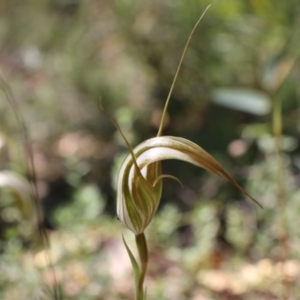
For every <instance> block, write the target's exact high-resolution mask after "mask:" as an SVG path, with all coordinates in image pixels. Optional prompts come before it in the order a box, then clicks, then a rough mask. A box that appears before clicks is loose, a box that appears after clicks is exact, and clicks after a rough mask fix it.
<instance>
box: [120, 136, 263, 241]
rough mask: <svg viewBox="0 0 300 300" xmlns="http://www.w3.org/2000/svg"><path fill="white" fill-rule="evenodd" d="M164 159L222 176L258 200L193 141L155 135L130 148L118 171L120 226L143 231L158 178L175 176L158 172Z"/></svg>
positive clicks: (158, 187) (158, 186)
mask: <svg viewBox="0 0 300 300" xmlns="http://www.w3.org/2000/svg"><path fill="white" fill-rule="evenodd" d="M165 159H178V160H182V161H186V162H189V163H191V164H194V165H196V166H198V167H202V168H204V169H206V170H208V171H211V172H213V173H215V174H217V175H219V176H222V177H224V178H226V179H228V180H229V181H230V182H231V183H232V184H233V185H235V186H236V187H237V188H238V189H239V190H240V191H242V192H243V193H244V194H245V195H247V196H248V197H249V198H251V199H252V200H253V201H254V202H256V203H258V202H257V201H256V200H255V199H254V198H252V197H251V196H250V195H249V194H248V193H247V192H246V191H245V190H244V189H243V188H242V187H241V186H240V185H239V184H238V183H237V182H236V181H235V180H234V179H233V178H232V177H231V176H230V175H229V174H228V173H227V172H226V171H225V170H224V168H223V167H222V166H221V165H220V164H219V163H218V162H217V161H216V160H215V159H214V158H213V157H212V156H211V155H210V154H209V153H208V152H206V151H205V150H204V149H203V148H201V147H200V146H198V145H197V144H195V143H193V142H191V141H189V140H187V139H184V138H181V137H175V136H157V137H154V138H151V139H148V140H146V141H144V142H142V143H141V144H139V145H138V146H137V147H136V148H134V149H133V150H132V151H131V153H130V154H129V155H128V156H127V157H126V159H125V160H124V162H123V164H122V166H121V168H120V172H119V177H118V185H117V214H118V217H119V219H120V221H121V222H122V223H123V225H125V226H126V227H127V228H128V229H130V230H131V231H133V232H134V233H135V234H136V235H138V234H140V233H142V232H144V230H145V229H146V227H147V226H148V225H149V223H150V222H151V220H152V219H153V217H154V215H155V213H156V210H157V208H158V205H159V202H160V198H161V192H162V179H163V178H164V177H170V178H175V177H173V176H171V175H162V169H161V161H162V160H165ZM175 179H177V178H175ZM258 204H259V203H258Z"/></svg>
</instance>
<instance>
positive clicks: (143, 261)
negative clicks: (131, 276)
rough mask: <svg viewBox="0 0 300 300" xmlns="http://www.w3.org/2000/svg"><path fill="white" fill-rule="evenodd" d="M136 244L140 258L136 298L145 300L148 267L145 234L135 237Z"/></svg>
mask: <svg viewBox="0 0 300 300" xmlns="http://www.w3.org/2000/svg"><path fill="white" fill-rule="evenodd" d="M135 242H136V245H137V249H138V253H139V258H140V268H141V269H140V277H139V281H138V284H137V286H136V288H137V290H136V296H137V300H144V295H145V292H144V287H143V286H144V280H145V275H146V271H147V267H148V247H147V242H146V237H145V234H144V233H141V234H138V235H136V236H135Z"/></svg>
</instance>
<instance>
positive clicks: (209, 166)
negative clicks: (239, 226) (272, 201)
mask: <svg viewBox="0 0 300 300" xmlns="http://www.w3.org/2000/svg"><path fill="white" fill-rule="evenodd" d="M207 9H208V7H207V8H206V10H207ZM206 10H205V11H204V13H203V14H202V16H201V17H200V18H199V20H198V22H197V23H196V25H195V26H194V28H193V29H192V31H191V33H190V36H189V38H188V41H187V43H186V45H185V48H184V50H183V54H182V56H181V59H180V62H179V65H178V68H177V70H176V73H175V76H174V80H173V83H172V85H171V89H170V92H169V95H168V97H167V100H166V103H165V107H164V110H163V114H162V118H161V122H160V127H159V130H158V133H157V136H156V137H154V138H151V139H148V140H146V141H144V142H142V143H141V144H139V145H138V146H136V147H135V148H134V149H132V148H131V146H130V145H129V143H128V141H127V139H126V137H125V136H124V134H123V133H122V130H121V128H120V127H119V125H118V124H117V123H116V122H115V121H114V120H113V119H112V118H111V117H110V118H111V120H112V121H113V123H114V124H115V125H116V127H117V129H118V131H119V133H120V134H121V135H122V137H123V139H124V141H125V142H126V144H127V147H128V150H129V151H130V153H129V154H128V156H127V157H126V158H125V160H124V162H123V164H122V165H121V168H120V170H119V174H118V183H117V215H118V218H119V220H120V221H121V223H122V224H123V225H124V226H125V227H127V228H128V229H130V230H131V231H132V232H133V233H134V234H135V236H136V244H137V248H138V252H139V258H140V265H139V264H138V263H137V261H136V260H135V258H134V256H133V254H132V252H131V250H130V249H129V247H128V246H127V244H126V242H125V240H124V238H123V241H124V244H125V247H126V250H127V252H128V254H129V257H130V260H131V263H132V266H133V270H134V274H135V282H136V299H137V300H144V299H146V291H145V290H144V289H143V282H144V277H145V274H146V270H147V263H148V250H147V243H146V239H145V235H144V231H145V229H146V228H147V226H148V225H149V224H150V222H151V221H152V220H153V218H154V216H155V213H156V211H157V208H158V206H159V203H160V198H161V193H162V179H163V178H166V177H168V178H172V179H175V180H178V179H177V178H176V177H174V176H172V175H166V174H162V167H161V161H162V160H166V159H177V160H182V161H186V162H189V163H191V164H193V165H195V166H198V167H201V168H204V169H206V170H208V171H210V172H213V173H215V174H217V175H219V176H222V177H224V178H226V179H228V180H229V181H230V182H231V183H232V184H233V185H234V186H236V187H237V188H238V189H239V190H240V191H241V192H242V193H244V194H245V195H247V196H248V197H249V198H250V199H252V200H253V201H254V202H256V203H257V204H258V205H260V204H259V203H258V202H257V201H256V200H255V199H254V198H253V197H251V196H250V195H249V194H248V193H247V192H246V191H245V190H244V189H243V188H242V187H241V186H240V185H239V184H238V183H237V182H236V181H235V180H234V179H233V178H232V177H231V176H230V175H229V174H228V173H227V172H226V171H225V170H224V169H223V167H222V166H221V165H220V164H219V163H218V162H217V161H216V160H215V159H214V158H213V157H212V156H211V155H210V154H209V153H208V152H206V151H205V150H204V149H203V148H201V147H200V146H198V145H197V144H195V143H193V142H191V141H189V140H187V139H184V138H182V137H175V136H162V128H163V125H164V118H165V115H166V111H167V107H168V104H169V101H170V97H171V94H172V91H173V88H174V85H175V81H176V79H177V76H178V72H179V70H180V66H181V64H182V60H183V57H184V55H185V52H186V50H187V46H188V44H189V41H190V39H191V37H192V35H193V33H194V31H195V29H196V27H197V26H198V24H199V22H200V21H201V19H202V17H203V16H204V14H205V12H206ZM178 181H179V180H178Z"/></svg>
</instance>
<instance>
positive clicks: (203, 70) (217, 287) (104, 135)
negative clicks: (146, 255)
mask: <svg viewBox="0 0 300 300" xmlns="http://www.w3.org/2000/svg"><path fill="white" fill-rule="evenodd" d="M208 4H212V6H211V7H210V9H209V11H208V12H207V14H206V16H205V17H204V19H203V20H202V22H201V23H200V26H199V27H198V28H197V30H196V32H195V34H194V36H193V39H192V41H191V43H190V46H189V48H188V51H187V54H186V57H185V58H184V62H183V65H182V68H181V70H180V73H179V78H178V81H177V83H176V86H175V89H174V92H173V96H172V98H171V103H170V106H169V109H168V116H167V123H166V126H165V129H164V134H165V135H175V136H182V137H184V138H187V139H190V140H192V141H194V142H195V143H197V144H199V145H200V146H202V147H203V148H204V149H206V150H207V151H208V152H210V153H211V154H212V155H213V156H214V157H215V158H217V160H219V161H220V162H221V164H222V165H223V166H224V167H225V169H227V170H228V171H229V173H230V174H231V175H233V177H234V178H235V179H236V180H237V181H238V182H239V183H240V184H241V185H242V186H244V187H245V188H246V189H247V191H248V192H249V193H250V194H251V195H253V196H254V197H255V198H256V199H257V200H258V201H259V202H260V203H261V204H262V205H263V206H264V209H263V210H262V209H260V208H259V207H258V206H255V205H254V204H253V203H251V202H250V200H249V199H245V197H244V196H243V195H242V194H241V193H240V192H239V191H237V190H236V189H235V188H234V187H232V186H231V185H230V184H229V183H227V182H225V181H224V180H223V179H220V178H218V177H216V176H215V175H212V174H208V173H207V172H206V171H203V170H200V169H198V168H196V167H194V166H190V165H188V164H185V163H182V162H178V161H167V162H164V163H163V170H164V173H166V174H172V175H174V176H176V177H178V178H179V179H180V180H181V182H182V183H183V186H184V187H181V186H180V185H178V184H177V183H176V182H173V181H170V180H165V182H164V191H163V197H162V204H161V206H160V209H159V212H158V214H157V217H156V218H155V220H154V221H153V223H152V224H151V226H150V227H149V229H148V230H147V232H146V234H147V236H148V238H149V251H150V266H149V274H148V276H147V280H146V286H147V287H148V298H149V299H162V300H164V299H178V300H185V299H192V300H200V299H201V300H203V299H287V298H288V297H290V298H289V299H297V295H299V294H300V289H299V286H300V285H299V283H300V261H299V259H300V257H299V249H300V233H299V228H300V218H299V213H300V201H299V197H300V192H299V185H300V175H299V169H300V153H299V150H300V147H299V131H300V126H299V125H300V124H299V115H300V114H299V112H300V110H299V104H300V102H299V99H300V85H299V78H300V68H299V61H298V60H297V57H298V54H299V51H300V50H299V49H300V42H299V41H300V39H299V36H300V23H299V22H300V18H299V17H300V3H299V1H298V0H290V1H271V0H211V1H204V0H203V1H200V0H186V1H183V0H166V1H158V0H145V1H133V0H44V1H30V0H28V1H21V0H1V2H0V71H1V80H0V86H1V92H0V124H1V126H0V164H1V172H0V187H1V192H0V196H1V197H0V270H1V273H0V298H1V299H9V300H14V299H133V285H134V282H133V278H132V273H131V272H132V271H131V267H130V262H129V259H128V257H127V253H126V251H125V248H124V245H123V244H122V239H121V234H122V232H123V233H124V234H125V237H126V239H127V240H128V243H129V245H131V247H132V248H133V245H134V244H133V243H132V242H133V237H132V234H130V232H128V231H127V230H125V229H123V228H122V226H121V225H120V224H119V222H118V221H117V220H116V215H115V183H116V177H117V172H118V168H119V166H120V163H121V162H122V160H123V159H124V157H125V155H126V154H127V153H128V150H127V148H126V145H125V143H124V141H123V140H122V138H121V137H120V135H119V134H118V132H117V130H116V128H115V127H114V126H113V124H112V123H111V122H110V121H109V120H108V119H107V118H106V117H105V116H104V115H103V113H102V112H101V110H100V109H99V101H100V99H101V102H102V105H103V106H104V107H105V110H106V111H108V112H109V113H110V114H111V115H112V116H113V117H114V118H115V119H116V120H117V122H118V124H119V125H120V127H121V128H122V131H123V132H124V134H125V135H126V137H127V138H128V140H129V141H130V143H131V145H132V146H135V145H137V144H138V143H140V142H142V141H143V140H145V139H147V138H150V137H153V136H155V135H156V133H157V130H158V126H159V121H160V116H161V113H162V109H163V106H164V102H165V100H166V97H167V94H168V92H169V89H170V86H171V83H172V80H173V77H174V74H175V71H176V68H177V65H178V62H179V59H180V56H181V54H182V51H183V48H184V45H185V42H186V40H187V38H188V36H189V33H190V31H191V29H192V27H193V26H194V24H195V22H196V21H197V19H198V18H199V16H200V15H201V14H202V12H203V11H204V9H205V8H206V6H207V5H208ZM7 86H9V88H10V90H11V91H12V94H13V95H14V103H15V105H16V106H15V107H16V110H17V112H18V113H19V114H22V115H23V117H24V120H25V124H26V127H27V130H28V134H29V138H30V146H31V147H30V149H31V152H32V155H33V160H34V164H35V169H36V175H37V181H36V182H37V187H38V192H39V196H40V201H41V206H42V208H43V211H44V219H43V227H44V228H45V229H46V230H47V233H48V236H49V240H50V243H51V259H52V261H53V269H54V273H53V272H52V271H53V269H51V267H50V266H49V261H48V260H47V255H46V251H45V249H44V248H43V247H42V245H41V242H40V237H39V235H38V231H37V228H36V226H35V225H34V224H35V221H36V211H35V210H34V207H33V206H32V203H31V201H30V199H29V196H28V197H27V194H26V193H27V190H26V189H27V187H26V183H27V182H26V180H25V178H29V179H30V178H32V174H30V172H29V171H28V169H27V167H26V163H25V158H24V155H23V150H22V149H23V148H24V141H23V140H22V138H21V136H20V128H19V125H18V122H17V120H16V118H15V114H14V111H13V110H12V109H11V106H10V105H9V103H8V101H7V100H8V99H7V97H6V96H5V93H4V92H3V91H5V90H7ZM278 103H281V105H282V131H283V136H282V139H281V143H277V144H276V139H275V138H274V128H275V132H278V130H277V131H276V128H278V127H280V118H279V115H280V114H279V113H277V114H276V113H275V114H274V113H273V110H274V108H275V111H276V108H278V107H279V106H278ZM274 115H275V118H273V117H274ZM274 120H275V121H274ZM279 131H280V130H279ZM278 141H279V142H280V139H279V138H278V139H277V142H278ZM278 145H279V146H280V147H282V155H281V156H279V155H278ZM7 170H9V172H7ZM17 174H19V175H17ZM20 176H22V177H20ZM285 203H286V204H285ZM54 274H55V276H54ZM55 291H58V292H57V294H55Z"/></svg>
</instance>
